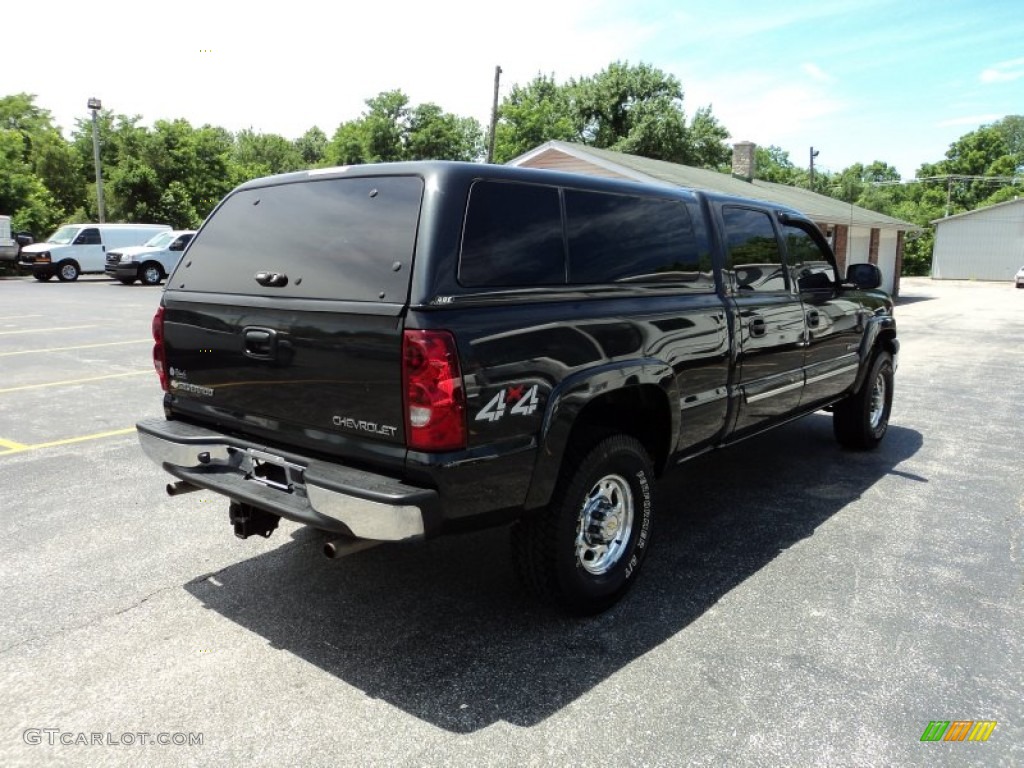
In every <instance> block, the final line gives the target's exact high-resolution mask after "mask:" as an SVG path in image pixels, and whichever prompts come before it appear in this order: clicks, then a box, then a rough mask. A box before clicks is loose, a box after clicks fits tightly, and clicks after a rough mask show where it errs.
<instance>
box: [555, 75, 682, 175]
mask: <svg viewBox="0 0 1024 768" xmlns="http://www.w3.org/2000/svg"><path fill="white" fill-rule="evenodd" d="M569 89H570V91H571V97H570V98H571V103H572V104H573V106H574V108H575V111H576V114H577V116H578V118H579V119H580V121H581V123H582V131H581V138H582V139H583V141H584V143H586V144H589V145H590V146H594V147H598V148H601V149H611V150H615V151H618V152H628V153H630V154H639V155H643V156H644V157H652V158H654V159H656V160H668V161H671V162H682V161H683V160H684V159H685V158H686V154H687V152H686V117H685V115H684V113H683V107H682V104H683V89H682V86H681V85H680V83H679V81H678V80H677V79H676V78H675V77H674V76H673V75H669V74H666V73H665V72H662V71H661V70H660V69H657V68H655V67H652V66H651V65H649V64H643V63H641V64H638V65H635V66H631V65H630V64H629V62H621V61H617V62H614V63H612V64H610V65H609V66H608V68H607V69H605V70H603V71H601V72H598V73H597V74H596V75H593V76H591V77H583V78H580V79H579V80H570V82H569Z"/></svg>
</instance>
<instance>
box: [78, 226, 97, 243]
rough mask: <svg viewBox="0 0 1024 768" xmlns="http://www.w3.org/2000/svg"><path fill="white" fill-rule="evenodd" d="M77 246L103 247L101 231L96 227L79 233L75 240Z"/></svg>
mask: <svg viewBox="0 0 1024 768" xmlns="http://www.w3.org/2000/svg"><path fill="white" fill-rule="evenodd" d="M75 245H103V240H102V239H101V238H100V231H99V230H98V229H96V227H89V228H87V229H83V230H82V231H81V232H79V233H78V237H76V238H75Z"/></svg>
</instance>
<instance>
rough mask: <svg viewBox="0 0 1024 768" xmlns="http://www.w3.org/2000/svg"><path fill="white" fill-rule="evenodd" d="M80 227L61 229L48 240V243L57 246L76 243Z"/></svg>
mask: <svg viewBox="0 0 1024 768" xmlns="http://www.w3.org/2000/svg"><path fill="white" fill-rule="evenodd" d="M78 229H79V228H78V227H61V228H60V229H58V230H57V231H56V232H54V233H53V234H52V235H50V237H49V238H48V239H47V242H50V243H53V244H55V245H68V244H69V243H72V242H74V240H75V236H76V235H77V234H78Z"/></svg>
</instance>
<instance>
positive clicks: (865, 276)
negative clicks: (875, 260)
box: [846, 264, 882, 290]
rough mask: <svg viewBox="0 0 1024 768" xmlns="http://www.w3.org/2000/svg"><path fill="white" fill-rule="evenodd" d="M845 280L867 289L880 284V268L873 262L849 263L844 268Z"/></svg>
mask: <svg viewBox="0 0 1024 768" xmlns="http://www.w3.org/2000/svg"><path fill="white" fill-rule="evenodd" d="M846 282H848V283H853V284H854V285H855V286H857V287H858V288H861V289H864V290H869V289H871V288H877V287H878V286H880V285H881V284H882V270H880V269H879V268H878V267H877V266H875V265H874V264H851V265H850V266H849V267H847V268H846Z"/></svg>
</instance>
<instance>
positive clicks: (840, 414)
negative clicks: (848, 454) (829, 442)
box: [832, 351, 893, 451]
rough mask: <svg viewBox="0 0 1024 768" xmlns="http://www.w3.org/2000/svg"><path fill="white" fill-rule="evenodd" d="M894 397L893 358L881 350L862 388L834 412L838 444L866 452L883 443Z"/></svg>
mask: <svg viewBox="0 0 1024 768" xmlns="http://www.w3.org/2000/svg"><path fill="white" fill-rule="evenodd" d="M892 394H893V370H892V356H891V355H890V354H889V353H888V352H881V351H880V352H878V353H877V354H876V355H875V357H874V360H872V362H871V368H870V369H869V370H868V375H867V377H866V378H865V379H864V383H863V384H861V387H860V389H858V390H857V391H856V392H854V393H853V394H852V395H850V396H849V397H847V398H846V399H845V400H841V401H839V402H838V403H836V404H835V407H834V408H833V409H832V431H833V432H835V436H836V440H838V441H839V444H840V445H842V446H843V447H845V448H853V449H855V450H860V451H866V450H870V449H872V448H875V447H876V446H877V445H878V444H879V443H880V442H882V438H883V437H885V432H886V430H887V429H888V427H889V414H890V412H891V411H892Z"/></svg>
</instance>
